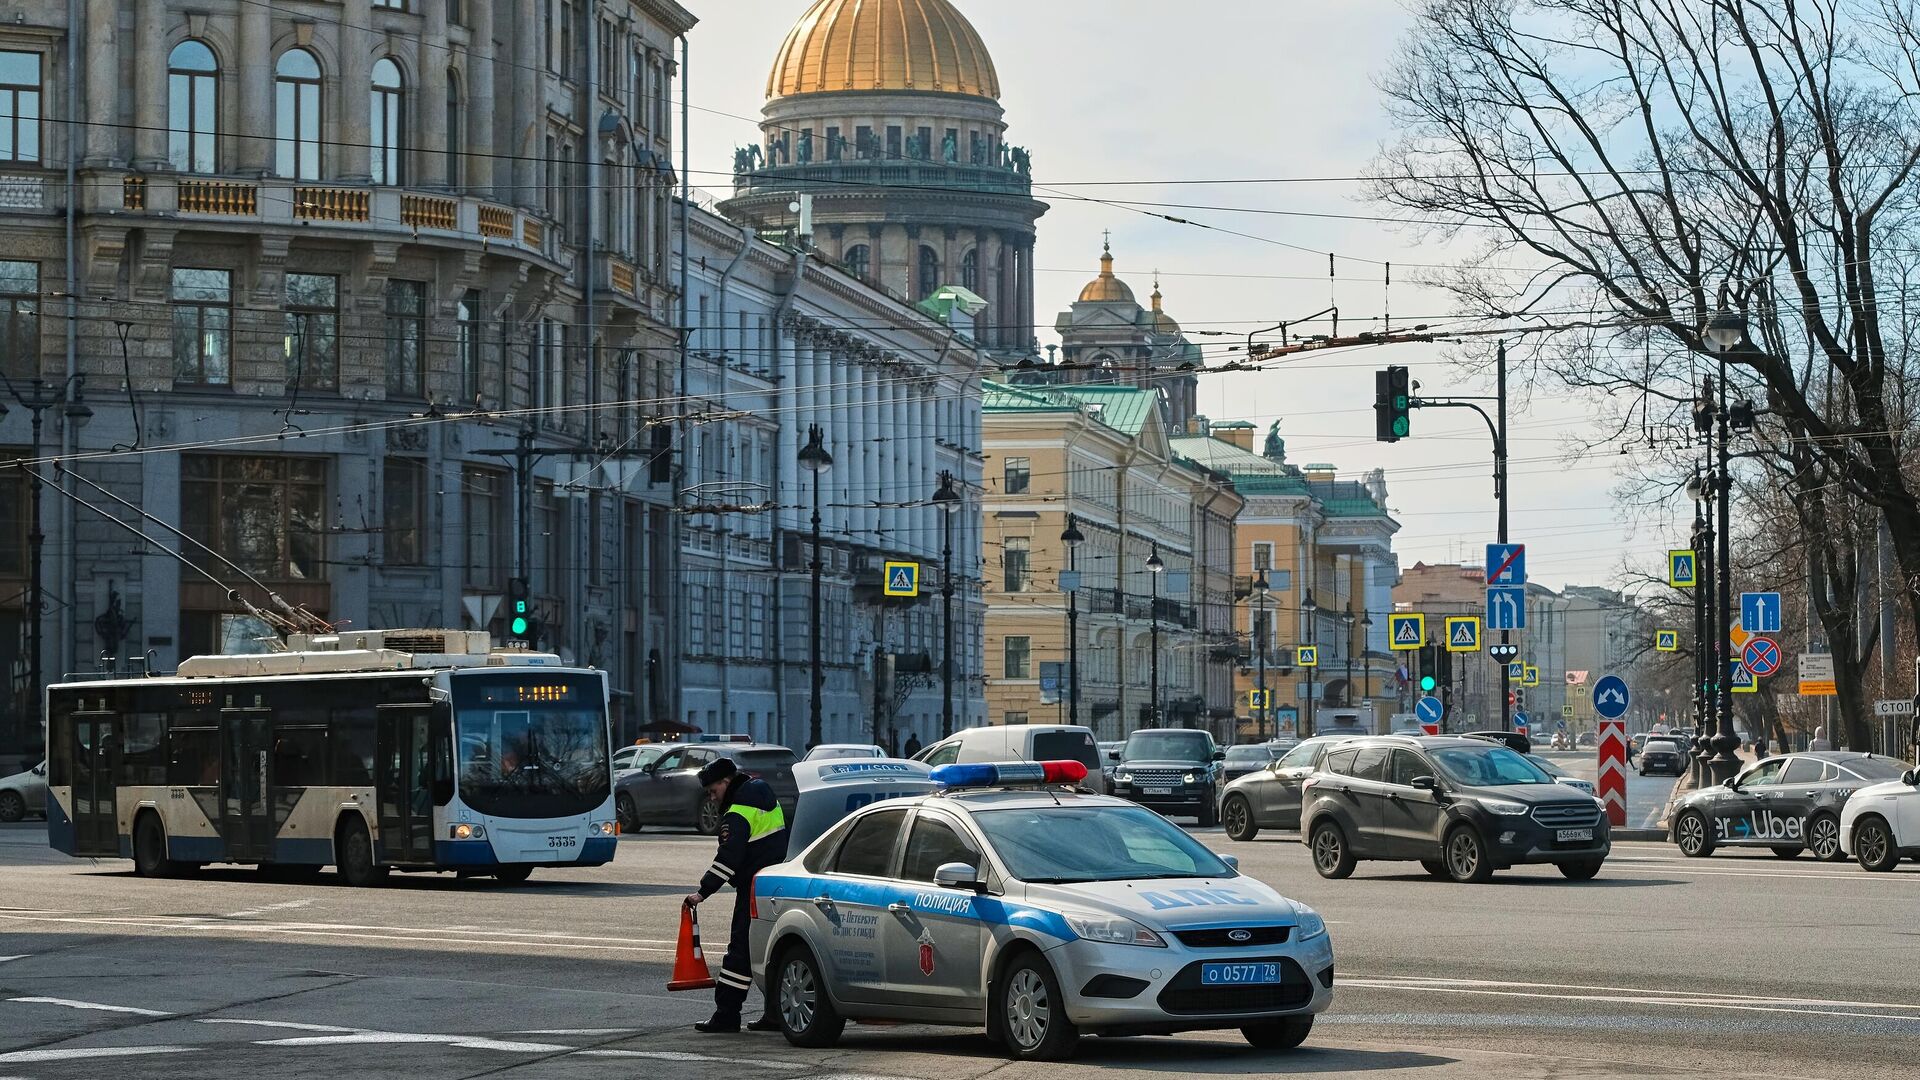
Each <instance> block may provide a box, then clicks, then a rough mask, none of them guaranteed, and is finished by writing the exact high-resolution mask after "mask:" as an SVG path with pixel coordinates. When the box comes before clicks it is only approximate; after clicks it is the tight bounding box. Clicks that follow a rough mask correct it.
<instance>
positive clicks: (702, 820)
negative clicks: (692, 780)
mask: <svg viewBox="0 0 1920 1080" xmlns="http://www.w3.org/2000/svg"><path fill="white" fill-rule="evenodd" d="M693 827H694V829H695V830H697V831H698V832H699V833H700V835H701V836H717V835H719V832H720V804H719V803H717V802H715V801H714V800H713V796H711V795H702V796H700V805H699V807H698V808H697V809H695V810H694V812H693Z"/></svg>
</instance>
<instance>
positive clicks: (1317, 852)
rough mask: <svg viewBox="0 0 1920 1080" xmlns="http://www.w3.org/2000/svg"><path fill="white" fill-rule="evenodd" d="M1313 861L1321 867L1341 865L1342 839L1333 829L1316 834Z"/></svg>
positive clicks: (1322, 830)
mask: <svg viewBox="0 0 1920 1080" xmlns="http://www.w3.org/2000/svg"><path fill="white" fill-rule="evenodd" d="M1313 861H1314V862H1315V863H1317V864H1319V865H1320V866H1321V867H1334V866H1338V865H1339V864H1340V837H1339V836H1338V835H1337V834H1335V833H1334V831H1333V830H1332V829H1321V830H1320V831H1319V832H1317V833H1315V834H1314V837H1313Z"/></svg>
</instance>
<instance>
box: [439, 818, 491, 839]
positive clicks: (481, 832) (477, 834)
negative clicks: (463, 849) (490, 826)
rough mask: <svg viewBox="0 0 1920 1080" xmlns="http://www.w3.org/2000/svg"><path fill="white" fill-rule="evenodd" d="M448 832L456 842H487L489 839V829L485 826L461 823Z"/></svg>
mask: <svg viewBox="0 0 1920 1080" xmlns="http://www.w3.org/2000/svg"><path fill="white" fill-rule="evenodd" d="M447 831H448V833H449V834H450V835H452V837H453V838H454V839H455V840H485V839H486V838H487V827H486V826H485V825H469V824H467V823H466V822H461V823H460V824H458V825H455V826H453V827H451V828H450V829H448V830H447Z"/></svg>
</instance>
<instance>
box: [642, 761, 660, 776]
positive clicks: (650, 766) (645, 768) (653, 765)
mask: <svg viewBox="0 0 1920 1080" xmlns="http://www.w3.org/2000/svg"><path fill="white" fill-rule="evenodd" d="M659 767H660V763H659V762H658V761H649V762H647V763H646V764H645V765H642V766H640V771H641V772H643V773H646V774H647V775H648V776H652V775H653V771H654V770H655V769H658V768H659Z"/></svg>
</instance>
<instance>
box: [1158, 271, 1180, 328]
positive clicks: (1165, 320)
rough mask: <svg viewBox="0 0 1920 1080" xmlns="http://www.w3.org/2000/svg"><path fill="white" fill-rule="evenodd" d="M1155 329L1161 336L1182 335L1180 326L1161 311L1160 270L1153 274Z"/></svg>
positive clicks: (1171, 317)
mask: <svg viewBox="0 0 1920 1080" xmlns="http://www.w3.org/2000/svg"><path fill="white" fill-rule="evenodd" d="M1153 329H1154V332H1155V333H1160V334H1170V335H1176V336H1177V335H1178V334H1179V333H1180V324H1179V323H1177V322H1174V321H1173V316H1171V315H1169V314H1167V313H1166V312H1164V311H1162V310H1160V272H1159V271H1158V270H1155V271H1154V272H1153Z"/></svg>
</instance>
